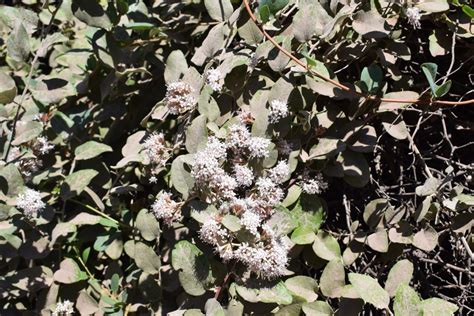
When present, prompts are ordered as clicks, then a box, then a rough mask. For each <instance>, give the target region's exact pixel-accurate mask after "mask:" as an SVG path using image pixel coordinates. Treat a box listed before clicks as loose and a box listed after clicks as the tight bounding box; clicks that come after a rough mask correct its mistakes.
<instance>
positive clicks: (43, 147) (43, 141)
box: [35, 136, 54, 155]
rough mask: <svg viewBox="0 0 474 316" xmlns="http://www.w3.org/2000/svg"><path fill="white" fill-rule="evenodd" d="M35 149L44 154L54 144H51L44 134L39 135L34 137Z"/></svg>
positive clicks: (51, 148) (52, 147)
mask: <svg viewBox="0 0 474 316" xmlns="http://www.w3.org/2000/svg"><path fill="white" fill-rule="evenodd" d="M35 149H36V150H37V151H38V152H39V153H40V154H41V155H46V154H48V153H49V152H50V151H51V150H53V149H54V145H53V144H51V143H50V142H49V141H48V139H47V138H46V137H44V136H40V137H38V138H37V139H36V144H35Z"/></svg>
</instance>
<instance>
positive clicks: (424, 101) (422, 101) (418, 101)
mask: <svg viewBox="0 0 474 316" xmlns="http://www.w3.org/2000/svg"><path fill="white" fill-rule="evenodd" d="M243 2H244V5H245V9H246V10H247V13H248V15H249V16H250V19H251V20H252V21H253V22H254V23H255V25H256V26H257V28H258V29H259V30H260V32H261V33H262V34H263V36H265V38H266V39H267V40H268V41H270V42H271V43H272V44H273V46H275V47H276V48H277V49H278V50H279V51H280V52H282V53H283V54H284V55H286V56H287V57H288V58H290V59H291V60H293V61H294V62H295V63H297V64H298V65H299V66H301V67H303V68H304V69H305V70H306V71H307V72H309V73H311V74H312V75H314V76H316V77H318V78H320V79H322V80H324V81H326V82H329V83H331V84H333V85H334V86H336V87H338V88H339V89H341V90H343V91H345V92H348V93H351V94H354V95H357V96H359V97H363V98H366V99H367V100H372V101H378V102H391V103H412V104H414V103H416V104H437V105H468V104H474V99H470V100H466V101H444V100H432V99H392V98H379V97H377V96H375V95H366V94H365V93H362V92H359V91H357V90H354V89H352V88H350V87H348V86H346V85H344V84H342V83H339V82H337V81H336V80H333V79H331V78H328V77H326V76H324V75H323V74H321V73H319V72H317V71H315V70H312V69H310V68H309V67H308V65H307V64H306V63H304V62H302V61H301V60H299V59H298V58H297V57H295V56H294V55H293V54H292V53H291V52H289V51H287V50H286V49H285V48H283V47H282V46H281V45H280V44H278V43H277V41H276V40H275V39H274V38H273V37H272V36H271V35H270V34H268V33H267V31H265V29H264V28H263V26H262V25H261V24H260V23H259V22H258V20H257V17H256V16H255V14H254V13H253V11H252V9H251V8H250V4H249V1H248V0H243Z"/></svg>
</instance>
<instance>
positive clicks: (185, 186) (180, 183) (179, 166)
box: [171, 155, 194, 199]
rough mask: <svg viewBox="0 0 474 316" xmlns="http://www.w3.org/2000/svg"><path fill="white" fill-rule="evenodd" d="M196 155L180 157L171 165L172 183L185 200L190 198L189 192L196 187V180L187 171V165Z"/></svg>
mask: <svg viewBox="0 0 474 316" xmlns="http://www.w3.org/2000/svg"><path fill="white" fill-rule="evenodd" d="M193 157H194V155H181V156H178V157H177V158H176V159H175V160H173V163H172V164H171V183H172V185H173V187H174V188H175V189H176V190H177V191H178V192H179V193H181V194H182V195H183V199H186V198H187V197H188V196H189V192H190V191H191V190H192V189H193V187H194V178H193V177H192V176H191V173H190V172H189V171H188V170H186V169H185V163H187V164H189V163H190V162H192V159H193Z"/></svg>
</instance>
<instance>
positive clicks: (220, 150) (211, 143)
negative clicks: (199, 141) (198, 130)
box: [205, 136, 227, 160]
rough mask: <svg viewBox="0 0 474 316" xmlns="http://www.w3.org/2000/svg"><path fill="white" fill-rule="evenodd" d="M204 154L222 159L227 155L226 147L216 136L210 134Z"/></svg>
mask: <svg viewBox="0 0 474 316" xmlns="http://www.w3.org/2000/svg"><path fill="white" fill-rule="evenodd" d="M205 151H206V154H207V155H209V156H212V157H214V158H215V159H217V160H220V159H224V158H225V157H226V156H227V147H226V145H225V144H224V143H223V142H221V141H220V140H219V139H218V138H217V137H215V136H211V137H209V139H208V140H207V146H206V149H205Z"/></svg>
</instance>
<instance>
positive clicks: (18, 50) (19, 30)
mask: <svg viewBox="0 0 474 316" xmlns="http://www.w3.org/2000/svg"><path fill="white" fill-rule="evenodd" d="M30 51H31V48H30V36H29V35H28V33H27V32H26V29H25V26H24V25H23V23H18V24H17V25H16V26H15V28H14V29H13V31H12V32H11V33H10V36H9V37H8V39H7V52H8V56H10V58H11V59H13V60H15V61H17V62H26V61H28V57H29V56H30Z"/></svg>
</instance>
